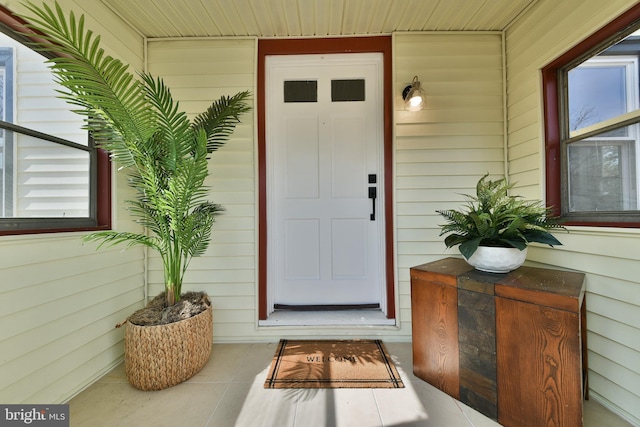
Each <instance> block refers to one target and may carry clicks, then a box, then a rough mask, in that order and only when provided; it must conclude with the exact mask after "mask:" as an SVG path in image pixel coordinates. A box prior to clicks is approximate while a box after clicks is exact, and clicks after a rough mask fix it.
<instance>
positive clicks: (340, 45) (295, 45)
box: [257, 36, 396, 320]
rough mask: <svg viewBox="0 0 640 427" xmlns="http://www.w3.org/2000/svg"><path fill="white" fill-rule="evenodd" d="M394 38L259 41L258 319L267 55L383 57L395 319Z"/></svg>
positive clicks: (261, 312) (263, 264)
mask: <svg viewBox="0 0 640 427" xmlns="http://www.w3.org/2000/svg"><path fill="white" fill-rule="evenodd" d="M391 45H392V43H391V36H373V37H344V38H342V37H341V38H309V39H260V40H258V58H257V60H258V64H257V65H258V77H257V89H258V90H257V121H258V319H259V320H266V319H267V316H268V311H267V309H268V298H267V285H268V284H267V281H268V279H267V277H268V274H267V269H268V259H267V236H268V230H267V173H268V171H267V161H266V129H265V127H266V119H265V108H266V99H265V94H266V82H265V75H266V72H265V71H266V70H265V62H266V57H267V56H268V55H305V54H323V53H324V54H330V53H368V52H381V53H382V54H383V59H382V61H383V70H384V71H383V101H382V102H383V110H384V113H383V114H384V129H383V138H384V147H383V156H384V161H383V168H384V183H383V188H384V196H385V205H384V210H385V257H384V258H385V263H386V268H385V275H386V277H385V282H386V302H387V307H386V312H387V318H389V319H395V314H396V313H395V311H396V310H395V307H396V305H395V268H394V259H395V257H394V244H393V242H394V238H393V237H394V233H393V139H392V124H393V97H392V93H393V89H392V62H391V59H392V58H391Z"/></svg>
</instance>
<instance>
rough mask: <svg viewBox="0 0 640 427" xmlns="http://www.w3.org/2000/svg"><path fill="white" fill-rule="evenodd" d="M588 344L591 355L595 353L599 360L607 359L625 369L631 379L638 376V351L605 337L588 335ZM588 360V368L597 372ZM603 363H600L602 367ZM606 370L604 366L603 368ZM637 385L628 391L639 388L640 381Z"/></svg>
mask: <svg viewBox="0 0 640 427" xmlns="http://www.w3.org/2000/svg"><path fill="white" fill-rule="evenodd" d="M587 342H588V343H589V350H590V352H591V353H595V354H597V355H598V357H599V358H605V359H608V360H610V361H612V362H614V363H616V364H617V365H619V366H625V367H627V368H628V369H629V370H630V371H631V372H632V373H633V374H632V375H631V377H632V378H634V377H635V378H637V376H638V375H640V351H638V350H636V349H632V348H629V347H626V346H623V345H621V344H620V343H617V342H615V341H612V340H610V339H608V338H607V337H605V336H602V335H599V334H595V333H591V332H590V333H589V334H588V337H587ZM591 360H593V359H591V358H590V359H589V367H590V368H591V369H593V370H594V371H599V369H597V368H596V367H595V366H593V365H592V364H591ZM603 364H604V363H602V362H601V363H600V364H599V365H600V366H602V365H603ZM603 368H604V369H606V366H605V367H603ZM637 384H638V385H635V384H634V385H633V386H632V387H631V388H628V389H629V390H632V389H635V388H636V387H638V386H640V381H637Z"/></svg>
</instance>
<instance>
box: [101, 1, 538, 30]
mask: <svg viewBox="0 0 640 427" xmlns="http://www.w3.org/2000/svg"><path fill="white" fill-rule="evenodd" d="M536 1H537V0H142V1H131V0H102V2H103V3H104V4H106V5H107V6H108V7H110V8H111V9H112V10H113V11H114V12H115V13H117V14H118V15H120V16H121V17H122V18H124V19H125V20H127V21H128V22H129V23H130V24H131V25H132V26H133V27H135V28H136V29H137V30H138V31H140V32H141V33H142V34H144V35H145V36H147V37H150V38H154V37H197V36H202V37H206V36H214V37H216V36H258V37H307V36H342V35H355V34H357V35H366V34H388V33H391V32H394V31H483V30H486V31H494V30H498V31H499V30H504V29H505V28H506V27H507V26H508V25H509V24H510V23H511V22H512V21H513V20H514V19H516V18H517V17H518V16H519V15H520V14H521V13H522V12H523V11H524V10H526V9H527V8H528V7H529V6H530V5H532V4H533V3H535V2H536Z"/></svg>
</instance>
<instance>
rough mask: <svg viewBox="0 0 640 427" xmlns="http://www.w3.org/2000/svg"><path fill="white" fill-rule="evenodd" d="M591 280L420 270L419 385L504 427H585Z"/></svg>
mask: <svg viewBox="0 0 640 427" xmlns="http://www.w3.org/2000/svg"><path fill="white" fill-rule="evenodd" d="M584 292H585V285H584V274H582V273H577V272H567V271H559V270H550V269H541V268H533V267H520V268H518V269H517V270H515V271H512V272H510V273H506V274H493V273H485V272H481V271H478V270H475V269H474V268H473V267H471V266H469V264H467V263H466V262H465V261H464V260H463V259H459V258H446V259H442V260H439V261H436V262H432V263H428V264H424V265H420V266H417V267H414V268H412V269H411V312H412V322H413V370H414V373H415V375H416V376H418V377H419V378H421V379H423V380H425V381H427V382H429V383H430V384H432V385H433V386H435V387H437V388H439V389H440V390H442V391H444V392H445V393H447V394H449V395H450V396H453V397H455V398H456V399H458V400H460V401H462V402H463V403H465V404H467V405H469V406H471V407H472V408H474V409H476V410H478V411H479V412H481V413H483V414H485V415H487V416H488V417H491V418H493V419H494V420H497V421H498V422H499V423H500V424H502V425H504V426H506V427H511V426H518V427H519V426H531V427H539V426H556V427H561V426H566V427H575V426H581V425H582V408H583V405H582V400H583V398H585V396H584V394H583V393H584V390H586V387H584V386H583V384H584V383H585V381H586V360H587V359H586V325H585V320H586V315H585V313H586V311H585V302H584Z"/></svg>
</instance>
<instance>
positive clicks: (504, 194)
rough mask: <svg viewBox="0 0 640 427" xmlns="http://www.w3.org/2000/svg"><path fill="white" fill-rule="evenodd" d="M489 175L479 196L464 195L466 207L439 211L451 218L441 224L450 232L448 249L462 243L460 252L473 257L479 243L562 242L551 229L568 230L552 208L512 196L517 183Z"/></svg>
mask: <svg viewBox="0 0 640 427" xmlns="http://www.w3.org/2000/svg"><path fill="white" fill-rule="evenodd" d="M487 177H488V174H487V175H485V176H483V177H482V178H481V179H480V180H479V181H478V184H477V185H476V196H470V195H466V194H465V195H464V196H465V199H466V206H465V208H463V209H462V210H452V209H450V210H436V212H437V213H439V214H440V215H442V216H443V217H444V218H445V219H446V220H447V222H446V223H445V224H442V225H440V227H441V233H440V235H441V236H442V235H445V234H448V236H447V237H446V238H445V240H444V243H445V244H446V245H447V247H448V248H451V247H453V246H456V245H460V253H462V255H464V257H465V258H467V259H469V258H470V257H471V256H472V255H473V254H474V253H475V251H476V250H477V249H478V246H495V247H507V248H509V247H512V248H517V249H519V250H523V249H525V248H526V247H527V245H528V244H529V243H532V242H537V243H544V244H547V245H549V246H554V245H562V243H560V241H558V239H556V238H555V237H554V236H553V235H552V234H551V233H550V232H549V230H553V229H565V228H564V227H563V226H562V225H560V224H558V223H557V221H556V218H555V217H554V216H553V215H552V214H551V211H550V208H547V207H545V206H544V205H543V204H542V203H541V202H540V201H525V200H523V199H522V198H521V197H519V196H510V195H509V194H508V193H509V189H511V188H512V187H513V184H508V183H507V181H506V180H505V179H500V180H496V181H491V180H489V179H487ZM565 230H566V229H565Z"/></svg>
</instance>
